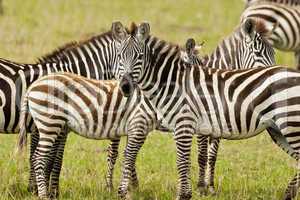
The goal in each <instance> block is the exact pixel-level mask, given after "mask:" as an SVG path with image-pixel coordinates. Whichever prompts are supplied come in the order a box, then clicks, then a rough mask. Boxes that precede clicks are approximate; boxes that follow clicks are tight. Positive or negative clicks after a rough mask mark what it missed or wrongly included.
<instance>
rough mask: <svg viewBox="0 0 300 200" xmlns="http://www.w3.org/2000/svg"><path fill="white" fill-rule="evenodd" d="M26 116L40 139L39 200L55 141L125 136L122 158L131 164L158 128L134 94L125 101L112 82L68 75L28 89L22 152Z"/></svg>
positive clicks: (127, 168) (147, 105) (147, 107)
mask: <svg viewBox="0 0 300 200" xmlns="http://www.w3.org/2000/svg"><path fill="white" fill-rule="evenodd" d="M28 116H31V117H32V118H33V120H34V124H35V126H36V127H37V130H38V134H39V141H38V145H37V147H36V150H35V152H34V155H33V165H34V170H35V174H36V181H37V186H38V196H39V198H42V199H43V198H49V194H48V190H49V188H48V184H47V178H46V176H45V171H46V170H47V162H48V161H49V159H51V149H52V148H53V146H54V145H55V142H56V140H57V139H58V137H63V138H64V137H66V135H67V134H68V132H70V131H73V132H75V133H77V134H79V135H81V136H83V137H86V138H90V139H119V138H120V137H121V136H124V135H128V140H127V146H126V150H125V152H126V153H125V158H127V159H126V160H131V159H132V158H133V157H135V156H136V152H137V151H138V150H139V149H140V147H141V146H142V144H143V143H144V140H145V138H146V136H147V134H148V132H149V131H151V130H153V129H154V128H155V127H156V125H155V123H156V122H157V119H156V113H155V112H154V109H153V108H152V105H151V104H150V103H149V101H148V100H147V99H146V100H145V99H144V98H143V96H142V95H141V93H140V92H139V91H137V92H135V93H134V94H132V96H131V97H129V98H126V97H124V96H123V95H122V92H121V90H120V86H119V83H118V82H117V81H96V80H92V79H87V78H83V77H81V76H77V75H74V74H70V73H64V74H59V73H58V74H52V75H47V76H44V77H42V78H40V79H38V80H37V81H35V82H34V83H33V84H32V85H31V86H30V87H29V89H28V91H27V92H26V94H25V96H24V103H23V104H22V115H21V128H20V146H21V147H22V146H24V144H25V142H26V132H27V131H26V127H27V126H28V122H29V120H28ZM137 144H139V145H137ZM132 163H133V162H128V163H126V162H125V163H124V166H123V167H124V170H125V171H124V173H123V174H124V178H126V179H127V180H129V178H130V177H131V172H132V169H135V166H133V165H131V164H132ZM123 184H127V185H128V184H129V181H128V182H127V183H124V182H123ZM50 190H51V188H50Z"/></svg>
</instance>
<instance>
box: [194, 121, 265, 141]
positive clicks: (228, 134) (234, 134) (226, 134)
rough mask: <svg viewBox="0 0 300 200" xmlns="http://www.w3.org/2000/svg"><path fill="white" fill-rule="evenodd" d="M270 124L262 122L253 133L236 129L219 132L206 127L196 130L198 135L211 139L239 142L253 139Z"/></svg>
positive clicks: (219, 130)
mask: <svg viewBox="0 0 300 200" xmlns="http://www.w3.org/2000/svg"><path fill="white" fill-rule="evenodd" d="M270 124H271V120H266V121H264V122H261V123H260V124H259V125H258V126H257V128H256V129H255V130H253V131H239V130H238V129H236V128H231V129H230V130H221V129H217V128H216V127H215V129H211V128H208V127H203V128H200V129H199V130H198V132H197V133H198V134H201V135H206V136H210V137H213V138H223V139H228V140H241V139H247V138H250V137H254V136H256V135H258V134H260V133H261V132H263V131H264V130H266V128H267V127H269V126H270Z"/></svg>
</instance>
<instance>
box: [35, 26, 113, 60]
mask: <svg viewBox="0 0 300 200" xmlns="http://www.w3.org/2000/svg"><path fill="white" fill-rule="evenodd" d="M110 35H111V31H108V32H104V33H102V34H100V35H96V36H92V37H90V38H89V39H85V40H80V41H72V42H69V43H66V44H64V45H62V46H60V47H58V48H56V49H55V50H53V51H52V52H50V53H47V54H46V55H44V56H42V57H40V58H38V62H39V63H46V62H53V61H55V60H57V59H58V58H60V57H62V56H63V54H64V52H67V51H72V50H74V49H76V48H77V47H80V46H83V45H84V44H87V43H89V42H91V41H94V40H98V38H101V37H103V36H110Z"/></svg>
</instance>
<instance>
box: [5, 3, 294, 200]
mask: <svg viewBox="0 0 300 200" xmlns="http://www.w3.org/2000/svg"><path fill="white" fill-rule="evenodd" d="M243 7H244V2H243V1H242V0H178V1H172V0H166V1H161V0H148V1H138V0H134V1H125V0H124V1H121V0H119V1H117V0H101V1H98V0H87V1H86V0H81V1H80V0H73V1H67V0H26V1H24V0H4V15H3V16H0V44H1V48H0V57H3V58H6V59H11V60H13V61H18V62H33V61H35V60H36V58H37V57H39V56H41V55H43V54H45V53H47V52H49V51H51V50H53V49H55V48H56V47H57V46H60V45H62V44H64V43H66V42H69V41H72V40H81V39H86V38H88V37H89V36H91V35H94V34H98V33H101V32H103V31H106V30H108V29H110V26H111V22H112V21H114V20H120V21H122V22H123V23H124V24H129V23H130V22H131V21H136V22H141V21H143V20H146V21H148V22H150V23H151V32H152V34H154V35H156V36H159V37H160V38H162V39H166V40H169V41H172V42H176V43H179V44H184V43H185V41H186V39H187V38H188V37H194V38H195V39H196V40H197V41H198V42H201V41H205V46H204V49H203V52H202V54H205V53H209V52H210V51H212V50H213V48H214V47H215V46H216V44H217V43H218V41H219V40H220V39H221V38H222V37H224V36H226V35H228V34H229V33H230V32H231V31H232V30H233V28H234V27H235V26H236V25H237V24H238V22H239V15H240V13H241V12H242V10H243ZM276 57H277V61H278V63H280V64H286V65H289V66H292V65H293V56H292V55H291V54H288V53H278V54H277V56H276ZM16 141H17V135H0V199H36V198H35V197H33V196H32V195H31V194H29V193H28V192H27V191H26V185H27V178H28V159H27V158H26V159H25V158H23V159H21V160H19V161H16V155H15V154H14V152H15V144H16ZM107 146H108V142H107V141H93V140H88V139H84V138H82V137H79V136H76V135H74V134H70V135H69V138H68V142H67V145H66V152H65V158H64V165H63V170H62V175H61V193H60V195H61V199H117V198H116V191H115V192H113V193H111V194H110V193H108V192H107V191H106V189H105V181H104V175H105V172H106V148H107ZM123 147H124V142H123V143H122V147H121V149H123ZM27 154H28V152H27ZM196 155H197V154H196V145H193V152H192V168H191V178H192V185H193V189H194V190H193V192H194V193H193V199H207V200H208V199H220V200H225V199H226V200H227V199H234V200H238V199H243V200H244V199H249V200H250V199H251V200H252V199H264V200H265V199H267V200H268V199H279V198H280V197H282V195H283V193H284V190H285V187H286V185H287V183H288V181H289V179H290V178H291V177H292V176H293V174H294V172H295V169H294V168H295V162H294V161H293V160H292V159H290V158H289V157H288V156H287V155H286V154H285V153H284V152H282V151H281V150H280V149H279V148H278V147H276V146H275V145H274V144H273V143H272V141H271V139H270V137H269V136H268V135H267V134H261V135H260V136H258V137H255V138H252V139H248V140H243V141H225V140H224V141H223V142H222V144H221V147H220V152H219V156H218V161H217V169H216V185H217V190H218V193H217V195H216V196H209V197H200V196H199V195H198V193H197V190H196V183H197V174H198V173H197V172H198V167H197V164H196ZM120 160H121V159H119V160H118V162H117V168H116V170H115V172H116V173H115V179H114V184H115V186H117V185H118V181H119V178H120V163H121V161H120ZM175 160H176V154H175V145H174V141H173V139H172V135H171V134H169V135H161V134H156V133H154V134H151V135H150V136H149V138H148V139H147V141H146V143H145V145H144V147H143V149H142V150H141V152H140V154H139V157H138V160H137V171H138V174H139V178H140V189H139V191H136V192H135V193H134V194H133V198H134V199H145V200H148V199H163V200H167V199H174V198H175V194H176V184H177V172H176V165H175Z"/></svg>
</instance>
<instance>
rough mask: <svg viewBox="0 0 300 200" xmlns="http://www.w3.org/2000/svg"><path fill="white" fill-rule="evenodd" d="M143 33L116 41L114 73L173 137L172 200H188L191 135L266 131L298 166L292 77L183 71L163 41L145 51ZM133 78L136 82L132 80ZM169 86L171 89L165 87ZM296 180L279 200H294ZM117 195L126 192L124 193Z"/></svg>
mask: <svg viewBox="0 0 300 200" xmlns="http://www.w3.org/2000/svg"><path fill="white" fill-rule="evenodd" d="M149 32H150V26H149V24H147V23H142V24H141V25H140V26H138V27H137V28H136V30H134V31H133V33H131V34H128V35H126V37H125V38H123V39H120V38H119V43H120V44H119V45H118V46H119V48H118V49H119V50H118V54H120V55H118V59H120V61H119V62H118V63H119V64H118V67H119V68H122V71H124V72H125V73H124V74H122V75H121V76H120V78H121V83H120V84H123V80H124V79H125V78H126V79H127V80H128V81H129V82H130V81H131V82H134V83H136V84H137V85H134V87H137V86H138V88H140V89H141V90H142V92H143V94H144V95H145V96H146V97H148V98H149V97H151V98H150V100H151V102H152V103H153V105H155V109H157V112H159V113H160V115H161V116H163V119H162V123H163V125H165V126H166V127H168V128H169V129H172V130H173V131H174V139H175V141H176V147H177V168H178V173H179V183H180V184H179V191H178V199H190V198H191V195H192V193H191V186H190V181H189V178H190V177H189V168H190V167H189V165H190V148H191V137H192V135H193V134H195V133H199V134H201V135H206V136H212V137H214V138H226V139H244V138H249V137H253V136H256V135H257V134H259V133H261V132H262V131H264V130H265V129H267V130H268V132H269V133H270V135H271V137H272V138H273V140H274V141H276V143H277V144H278V145H279V146H280V147H281V148H282V149H283V150H284V151H286V152H287V153H288V154H289V155H290V156H292V157H293V158H295V159H296V160H297V161H298V160H299V148H300V144H299V142H298V141H299V139H300V135H299V130H300V126H299V125H300V121H299V113H300V112H299V111H300V96H299V94H298V92H297V91H299V89H300V73H299V72H298V71H295V70H292V69H287V68H284V67H280V66H274V67H268V68H266V67H261V68H254V69H243V70H224V69H212V68H204V67H203V68H201V67H198V66H190V67H189V66H188V65H187V64H186V63H184V62H183V61H182V60H181V59H180V57H181V56H180V51H179V48H178V46H174V45H171V44H169V43H167V42H164V41H153V42H154V43H157V42H159V43H160V44H161V45H160V47H159V48H155V46H151V45H149V42H147V41H148V40H149V37H148V34H149ZM125 46H127V48H123V47H125ZM162 50H163V53H162ZM133 57H135V58H137V59H135V60H133V59H132V58H133ZM122 63H126V66H124V65H122ZM141 63H142V64H141ZM134 74H140V76H139V77H137V78H136V77H135V76H134ZM169 77H172V79H171V80H170V79H169ZM170 81H172V84H173V85H174V87H175V88H170V87H167V85H168V83H169V82H170ZM125 84H127V83H125ZM128 85H129V87H130V86H131V85H130V84H128ZM157 85H159V86H160V87H158V88H157ZM132 89H134V88H132ZM178 91H180V92H178ZM123 92H125V91H123ZM161 92H164V93H167V95H166V96H167V97H168V99H167V101H166V99H165V98H162V96H160V95H159V94H160V93H161ZM161 102H163V103H161ZM170 102H171V103H170ZM133 162H134V160H133ZM299 175H300V171H298V173H297V174H296V176H295V178H294V179H293V180H292V181H291V182H290V184H289V186H288V188H287V190H286V193H285V199H291V198H293V197H295V195H296V191H297V190H298V187H299V182H300V180H299ZM123 181H125V182H126V181H127V180H126V179H124V178H123V179H122V181H121V185H122V182H123ZM119 191H121V192H126V188H120V189H119Z"/></svg>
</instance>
